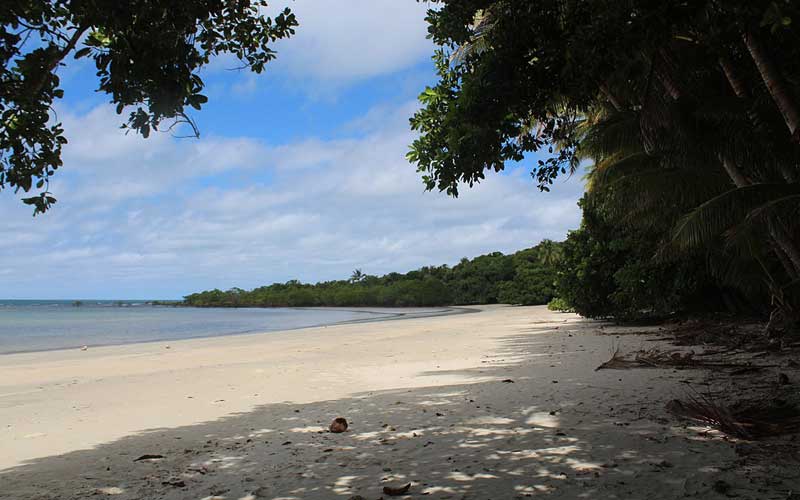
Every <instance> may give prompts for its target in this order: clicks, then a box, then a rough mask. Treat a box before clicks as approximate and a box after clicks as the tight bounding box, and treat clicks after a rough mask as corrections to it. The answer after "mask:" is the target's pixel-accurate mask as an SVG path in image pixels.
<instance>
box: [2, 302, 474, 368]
mask: <svg viewBox="0 0 800 500" xmlns="http://www.w3.org/2000/svg"><path fill="white" fill-rule="evenodd" d="M152 307H164V306H152ZM186 307H195V306H186ZM470 307H474V308H477V307H480V306H447V307H442V308H422V307H419V308H417V307H410V308H402V307H398V308H396V309H398V310H402V309H435V311H431V312H420V313H394V312H382V311H376V309H389V308H378V307H370V308H363V309H359V308H340V307H280V308H268V307H264V308H255V307H250V308H241V309H292V310H295V311H314V310H322V311H324V310H330V311H342V312H355V313H362V314H371V315H374V316H373V317H368V318H363V319H353V320H342V321H334V322H332V323H320V324H314V325H304V326H298V327H294V328H281V329H279V330H260V329H253V330H246V331H238V332H229V333H218V334H214V335H197V336H188V337H180V338H178V337H165V338H163V339H157V340H135V341H131V342H109V343H92V344H86V347H88V348H92V349H95V348H100V347H114V346H125V345H137V344H152V343H163V342H172V343H177V342H182V341H184V340H198V339H211V338H224V337H235V336H239V335H269V334H274V333H280V332H294V331H298V330H305V329H309V328H325V327H328V326H334V325H348V324H361V323H375V322H381V321H398V320H404V319H415V318H435V317H438V316H450V315H457V314H466V313H472V312H479V311H480V309H470ZM198 309H214V308H211V307H203V308H198ZM220 309H229V308H220ZM379 316H383V317H379ZM82 347H83V345H77V344H76V345H73V346H69V347H53V348H41V349H20V350H16V351H4V352H0V360H2V358H3V356H10V355H15V354H33V353H37V352H57V351H73V350H76V349H81V348H82Z"/></svg>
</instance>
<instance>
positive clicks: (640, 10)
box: [408, 0, 800, 319]
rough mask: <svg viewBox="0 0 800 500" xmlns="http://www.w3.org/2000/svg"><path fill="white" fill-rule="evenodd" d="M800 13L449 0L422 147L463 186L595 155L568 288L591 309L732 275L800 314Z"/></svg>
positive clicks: (698, 300) (638, 309) (671, 301)
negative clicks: (514, 165) (516, 169)
mask: <svg viewBox="0 0 800 500" xmlns="http://www.w3.org/2000/svg"><path fill="white" fill-rule="evenodd" d="M798 18H800V5H798V4H797V2H791V1H789V0H780V1H772V0H755V1H745V0H731V1H726V2H684V1H678V0H668V1H658V2H655V1H651V0H632V1H621V2H599V1H597V2H584V1H565V0H542V1H537V2H522V1H508V0H466V1H461V0H443V1H441V2H440V6H439V8H438V9H436V10H431V11H430V12H429V14H428V22H429V25H430V26H429V32H430V34H431V37H432V38H433V40H434V42H436V43H437V44H438V45H439V46H440V47H439V49H438V50H437V51H436V53H435V55H434V62H435V65H436V69H437V71H438V74H439V81H438V82H437V84H436V85H434V86H432V87H430V88H427V89H425V91H424V92H423V93H422V95H421V96H420V101H421V103H422V105H423V106H422V109H420V110H419V111H418V112H417V113H416V114H415V115H414V116H413V117H412V118H411V125H412V128H414V129H415V130H416V131H418V132H419V137H418V138H417V139H416V140H415V141H414V142H413V144H412V145H411V148H410V152H409V154H408V158H409V160H410V161H412V162H413V163H415V164H416V167H417V169H418V171H419V172H421V173H422V174H423V181H424V183H425V185H426V187H427V188H428V189H439V190H442V191H446V192H447V193H449V194H451V195H454V196H455V195H457V194H458V187H459V186H460V185H463V184H466V185H468V186H472V185H473V184H474V183H476V182H479V181H480V180H481V179H483V178H484V175H485V172H487V171H489V172H492V171H494V172H496V171H499V170H502V169H503V168H504V167H505V164H506V162H509V161H512V162H522V163H527V164H528V165H530V170H531V175H532V176H533V177H534V178H535V179H536V180H537V181H538V184H539V187H540V188H541V189H543V190H547V186H548V185H549V184H550V183H552V182H553V179H554V178H555V177H556V176H558V175H561V174H563V173H566V172H567V171H574V170H575V169H576V168H577V166H578V165H579V164H580V163H581V162H586V163H591V164H592V166H591V171H590V175H589V185H588V189H589V191H590V194H591V198H592V199H591V200H587V201H586V202H585V203H584V206H583V208H584V223H583V225H582V227H581V229H579V230H577V231H575V232H573V233H572V234H571V235H570V237H569V238H568V240H567V242H566V243H565V245H564V247H563V250H564V255H565V257H564V262H565V264H564V265H565V266H566V267H565V268H564V269H563V270H562V274H561V275H560V276H559V287H558V296H559V297H561V298H563V299H565V300H566V301H567V302H568V303H569V304H570V305H572V306H573V307H574V308H575V309H576V310H577V311H578V312H581V313H582V314H586V315H589V316H615V317H617V318H636V317H641V316H643V315H645V316H646V315H663V314H669V313H671V312H675V311H680V310H685V309H687V308H690V307H700V308H704V307H707V308H717V307H719V302H716V303H712V304H709V303H708V301H706V300H704V298H703V297H704V296H707V295H714V294H717V295H720V294H722V296H723V297H724V298H723V300H722V302H739V300H733V301H730V300H728V298H727V294H728V293H729V292H730V291H731V290H733V291H732V293H733V295H735V296H741V295H745V296H747V300H746V302H754V305H755V307H756V309H758V308H760V307H761V306H762V305H763V304H766V303H769V302H771V303H773V304H774V305H775V307H776V308H778V309H780V313H781V314H780V316H781V317H787V318H788V317H794V318H799V319H800V243H798V242H800V218H798V215H799V214H798V212H799V211H800V210H799V209H798V206H800V204H798V200H800V191H798V185H799V184H798V183H799V182H800V100H799V99H798V96H800V65H798V64H797V61H798V60H800V31H798V30H797V28H796V26H797V22H796V21H797V19H798ZM723 291H724V293H722V292H723ZM756 291H758V293H760V294H761V295H760V297H758V298H754V296H753V294H754V292H756Z"/></svg>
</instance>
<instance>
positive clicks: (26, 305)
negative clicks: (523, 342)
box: [0, 300, 442, 354]
mask: <svg viewBox="0 0 800 500" xmlns="http://www.w3.org/2000/svg"><path fill="white" fill-rule="evenodd" d="M426 312H429V313H435V312H436V311H434V310H430V309H429V310H424V309H414V310H409V311H405V313H406V314H409V313H410V314H411V315H418V314H419V315H427V314H425V313H426ZM439 312H442V311H439ZM397 315H398V311H392V310H370V311H350V310H341V309H291V308H275V309H260V308H241V309H224V308H220V309H217V308H208V309H206V308H194V307H169V306H152V305H148V304H145V303H144V301H131V300H128V301H110V300H109V301H106V300H84V301H81V304H80V305H75V303H74V302H73V301H68V300H66V301H65V300H0V354H8V353H13V352H25V351H42V350H50V349H66V348H74V347H80V346H84V345H88V346H97V345H112V344H128V343H132V342H150V341H156V340H179V339H188V338H198V337H216V336H222V335H235V334H240V333H249V332H270V331H276V330H290V329H296V328H305V327H310V326H321V325H330V324H334V323H340V322H350V321H370V320H379V319H387V318H391V317H396V316H397Z"/></svg>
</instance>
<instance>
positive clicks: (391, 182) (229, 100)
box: [0, 0, 582, 299]
mask: <svg viewBox="0 0 800 500" xmlns="http://www.w3.org/2000/svg"><path fill="white" fill-rule="evenodd" d="M285 5H289V6H290V7H291V8H292V9H293V10H294V11H295V12H296V14H297V16H298V19H299V22H300V27H299V28H298V30H297V35H296V36H295V37H294V38H292V39H290V40H288V41H282V42H281V43H280V44H278V45H277V47H276V48H277V50H278V51H279V54H278V59H277V60H276V61H274V62H272V63H270V65H268V67H267V69H266V71H265V72H264V73H262V74H261V75H252V74H250V73H248V72H244V71H232V70H230V69H228V68H232V67H235V66H236V61H234V60H227V59H221V60H217V61H215V62H214V63H213V64H212V66H211V67H210V68H208V69H207V70H206V71H205V73H204V75H203V76H204V79H205V81H206V84H207V89H206V92H205V93H206V94H207V95H208V97H209V99H210V102H209V104H208V105H207V106H206V107H205V108H204V109H203V111H202V112H199V113H196V114H195V115H194V118H195V119H196V121H197V123H198V125H199V127H200V130H201V133H202V136H201V138H200V139H175V138H173V137H171V136H170V135H168V134H155V135H153V136H151V137H150V139H147V140H144V139H141V138H139V137H136V136H132V135H129V136H126V135H124V133H122V131H120V130H119V128H118V127H119V125H120V123H121V118H120V117H119V116H117V115H116V114H115V113H114V111H113V109H112V107H111V106H109V105H108V104H107V98H106V97H105V96H104V95H101V94H97V93H95V92H93V89H94V88H95V85H96V83H95V81H94V79H93V77H94V75H93V71H92V70H91V67H90V66H88V65H87V64H85V63H84V64H73V65H71V66H69V67H66V68H62V69H61V70H60V76H61V78H62V81H63V83H64V88H65V91H66V97H65V99H64V100H63V102H61V103H60V104H59V106H58V108H57V112H58V116H59V119H60V120H61V121H62V122H63V123H64V125H65V128H66V135H67V137H68V138H69V140H70V143H69V144H68V145H67V146H66V147H65V150H64V160H65V164H64V166H63V167H62V168H61V169H60V170H59V171H58V173H57V175H56V178H55V179H54V180H53V182H52V184H51V191H53V192H54V193H55V195H56V197H57V198H58V199H59V202H58V203H57V204H56V206H55V207H54V208H53V209H52V210H51V211H50V212H48V213H47V214H45V215H44V216H38V217H36V218H32V217H31V211H30V208H29V207H27V206H24V205H22V204H21V203H20V202H19V201H18V198H19V196H16V195H14V194H13V193H11V192H2V193H0V210H2V213H3V214H4V217H3V218H2V220H0V228H1V229H2V230H3V234H4V235H5V236H4V238H3V240H2V241H0V298H56V299H57V298H109V299H116V298H164V299H169V298H180V297H181V296H182V295H184V294H187V293H190V292H193V291H198V290H202V289H208V288H222V289H225V288H229V287H232V286H239V287H242V288H251V287H254V286H260V285H263V284H269V283H272V282H282V281H286V280H289V279H300V280H303V281H318V280H328V279H338V278H344V277H347V276H349V274H350V272H351V271H352V270H353V269H354V268H356V267H358V268H361V269H362V270H364V271H365V272H367V273H370V274H382V273H385V272H390V271H407V270H410V269H414V268H417V267H420V266H422V265H430V264H443V263H447V264H453V263H455V262H457V261H458V260H459V259H460V258H461V257H465V256H467V257H472V256H475V255H479V254H482V253H486V252H490V251H495V250H500V251H504V252H509V251H514V250H517V249H520V248H524V247H528V246H531V245H533V244H535V243H536V242H538V241H540V240H541V239H542V238H552V239H563V237H564V236H565V234H566V232H567V230H568V229H571V228H574V227H577V225H578V223H579V220H580V212H579V210H578V208H577V206H576V202H577V200H578V198H579V197H580V194H581V192H582V185H581V182H580V179H578V178H573V179H568V180H566V179H565V180H560V181H558V182H557V184H556V186H555V187H554V189H553V190H552V192H550V193H540V192H539V191H538V190H537V189H536V187H535V183H534V182H533V181H532V180H531V178H530V176H529V175H528V174H527V171H526V170H525V169H524V168H511V169H509V170H508V171H507V172H506V173H504V174H502V175H494V176H489V178H488V179H487V180H486V182H484V183H482V184H481V185H479V186H477V187H475V188H474V189H472V190H465V192H464V193H463V194H462V195H461V196H460V197H459V198H458V199H452V198H448V197H446V196H444V195H442V194H439V193H426V192H424V191H423V186H422V183H421V181H420V179H419V175H418V174H417V173H416V172H415V171H414V167H413V166H411V165H409V164H408V163H407V162H406V160H405V153H406V151H407V149H408V148H407V146H408V144H409V143H410V142H411V141H412V140H413V134H412V133H411V131H410V130H409V127H408V118H409V117H410V116H411V114H412V113H413V112H414V110H415V109H416V108H417V103H416V96H417V95H418V94H419V92H420V91H421V90H422V89H423V88H424V86H425V85H426V84H428V83H432V82H433V81H434V72H433V67H432V63H431V61H430V56H431V54H432V52H433V47H432V44H431V42H430V41H429V40H426V38H425V34H426V25H425V22H424V14H425V9H426V5H425V3H417V2H415V1H414V0H348V1H347V2H333V1H328V0H325V1H320V0H296V1H291V2H284V3H278V2H274V3H273V6H274V7H276V8H282V7H283V6H285Z"/></svg>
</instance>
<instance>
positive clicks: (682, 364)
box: [595, 347, 774, 375]
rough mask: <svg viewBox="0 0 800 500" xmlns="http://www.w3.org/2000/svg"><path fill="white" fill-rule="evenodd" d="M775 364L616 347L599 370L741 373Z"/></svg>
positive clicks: (690, 352)
mask: <svg viewBox="0 0 800 500" xmlns="http://www.w3.org/2000/svg"><path fill="white" fill-rule="evenodd" d="M773 366H774V365H743V364H736V363H716V362H713V361H704V360H700V359H697V357H696V354H695V352H694V351H680V350H667V351H662V350H659V349H656V348H652V349H642V350H639V351H634V352H631V353H629V354H621V353H620V351H619V347H617V348H616V349H614V352H613V353H612V354H611V359H609V360H608V361H606V362H605V363H603V364H601V365H600V366H598V367H597V368H595V371H597V370H627V369H630V368H665V367H669V368H734V369H735V370H734V371H733V372H732V373H731V375H741V374H744V373H749V372H752V371H757V370H760V369H763V368H770V367H773Z"/></svg>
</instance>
